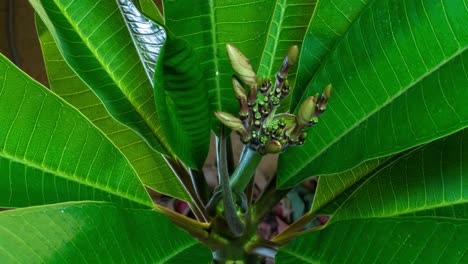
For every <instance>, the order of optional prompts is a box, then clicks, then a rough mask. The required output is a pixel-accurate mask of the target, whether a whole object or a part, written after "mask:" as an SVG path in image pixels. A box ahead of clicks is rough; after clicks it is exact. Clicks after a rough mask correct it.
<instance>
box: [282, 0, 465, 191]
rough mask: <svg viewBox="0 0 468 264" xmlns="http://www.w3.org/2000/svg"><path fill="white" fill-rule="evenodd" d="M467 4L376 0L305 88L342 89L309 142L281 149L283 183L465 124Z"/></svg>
mask: <svg viewBox="0 0 468 264" xmlns="http://www.w3.org/2000/svg"><path fill="white" fill-rule="evenodd" d="M442 4H443V5H442ZM465 11H466V10H465V8H464V5H463V1H460V0H455V1H446V2H440V1H435V0H434V1H432V0H428V1H413V0H412V1H406V2H403V1H398V0H385V1H374V2H372V3H371V4H370V5H369V7H368V8H366V9H365V10H364V11H362V12H361V13H360V15H359V17H358V18H357V19H356V21H355V23H353V25H352V26H351V27H350V29H349V30H348V32H347V33H346V34H345V35H344V37H343V38H342V39H341V40H340V41H339V43H338V44H337V45H336V47H335V48H334V49H333V50H332V51H331V52H330V53H329V54H328V58H327V60H326V61H324V62H323V63H322V66H321V67H320V69H319V70H318V71H317V73H316V74H315V75H314V78H313V79H312V81H311V82H310V84H309V86H308V87H307V90H306V92H305V93H304V95H303V98H306V97H307V96H310V95H313V94H314V93H316V92H317V90H318V89H322V88H323V87H324V86H325V85H326V84H328V83H332V85H333V87H334V90H335V91H336V92H335V93H334V94H333V95H332V98H331V99H330V101H329V103H328V111H327V112H326V113H325V114H324V115H323V118H321V122H320V124H319V125H317V126H316V127H314V128H313V129H310V130H309V132H308V134H309V137H308V140H307V141H306V143H305V145H304V146H303V147H299V148H291V149H290V150H288V152H286V153H285V154H284V155H281V157H280V161H279V172H278V173H279V175H278V179H279V181H278V183H279V185H280V186H281V187H288V186H292V185H294V184H296V183H298V182H300V181H301V180H303V179H305V178H307V177H309V176H311V175H322V174H333V173H338V172H340V171H344V170H347V169H350V168H352V167H354V166H356V165H357V164H359V163H361V162H362V161H365V160H370V159H374V158H379V157H383V156H387V155H389V154H393V153H396V152H400V151H403V150H405V149H409V148H411V147H414V146H416V145H419V144H423V143H427V142H430V141H432V140H434V139H437V138H440V137H443V136H445V135H448V134H450V133H453V132H455V131H457V130H459V129H461V128H463V127H465V126H466V125H467V123H468V122H467V121H468V105H467V104H466V102H465V101H466V100H465V98H468V89H466V88H465V87H466V80H467V75H466V71H465V69H466V68H467V67H468V65H466V63H467V58H466V56H467V53H466V52H464V51H465V49H466V46H467V44H468V32H467V31H466V30H465V27H463V26H462V24H463V23H462V22H460V21H466V20H468V13H467V12H465ZM434 25H437V27H434ZM298 157H301V158H300V159H299V158H298Z"/></svg>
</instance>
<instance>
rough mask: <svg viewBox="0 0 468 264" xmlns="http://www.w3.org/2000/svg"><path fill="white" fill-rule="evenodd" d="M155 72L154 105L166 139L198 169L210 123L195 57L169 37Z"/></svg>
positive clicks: (200, 73)
mask: <svg viewBox="0 0 468 264" xmlns="http://www.w3.org/2000/svg"><path fill="white" fill-rule="evenodd" d="M155 72H156V73H155V78H154V93H155V95H154V96H155V100H156V108H157V109H158V113H159V116H160V117H161V122H162V123H161V127H162V128H163V130H164V132H165V133H166V135H167V140H168V141H169V143H170V144H171V146H172V148H173V149H174V150H175V151H176V154H177V155H178V157H180V159H181V160H182V161H183V162H184V163H185V164H186V165H187V166H189V167H191V168H197V169H201V168H202V166H203V163H204V162H205V159H206V156H207V155H208V149H209V145H210V133H211V126H210V112H209V104H208V91H207V89H206V87H205V85H204V82H203V74H202V71H201V69H200V67H199V60H198V58H197V56H196V55H195V54H194V53H193V51H192V48H191V47H190V46H189V45H188V44H187V42H186V41H184V40H182V39H177V38H172V37H171V36H169V38H168V39H167V40H166V43H165V44H164V47H163V51H161V57H160V59H159V60H158V63H157V65H156V70H155Z"/></svg>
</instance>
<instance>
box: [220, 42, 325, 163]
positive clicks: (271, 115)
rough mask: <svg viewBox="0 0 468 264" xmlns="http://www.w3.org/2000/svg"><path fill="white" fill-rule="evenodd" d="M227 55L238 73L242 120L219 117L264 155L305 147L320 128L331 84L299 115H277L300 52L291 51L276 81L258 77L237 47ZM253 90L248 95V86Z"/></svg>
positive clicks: (235, 84) (294, 48)
mask: <svg viewBox="0 0 468 264" xmlns="http://www.w3.org/2000/svg"><path fill="white" fill-rule="evenodd" d="M227 53H228V57H229V60H230V62H231V65H232V67H233V69H234V71H235V72H236V73H237V76H236V75H233V76H232V86H233V90H234V93H235V95H236V97H237V100H238V101H239V104H240V111H239V118H237V117H235V116H233V115H231V114H229V113H225V112H216V113H215V114H216V117H217V118H218V119H219V120H220V121H221V123H223V124H224V125H226V126H227V127H229V128H231V129H232V130H234V131H236V132H237V133H238V134H239V135H240V137H241V140H242V142H243V143H244V144H247V145H248V146H249V147H251V148H253V149H256V150H257V151H258V152H259V153H261V154H268V153H271V154H273V153H279V152H282V151H285V150H286V148H288V147H289V146H296V145H302V144H304V141H305V140H306V138H307V133H306V132H305V130H306V129H308V128H309V127H311V126H313V125H316V124H317V122H318V117H319V116H320V115H321V114H322V113H323V112H324V111H325V109H326V105H327V102H328V98H329V97H330V95H331V92H332V86H331V85H328V86H326V87H325V89H324V90H323V92H322V94H321V95H320V96H319V95H318V94H317V95H315V96H311V97H309V98H307V99H305V100H304V102H303V103H302V104H301V106H300V108H299V111H298V114H297V116H295V115H292V114H286V113H282V114H275V113H276V109H277V108H278V106H279V105H280V104H281V102H282V101H283V100H284V98H285V97H286V96H288V95H289V92H290V86H289V83H288V80H287V78H288V71H289V68H290V67H291V66H292V65H294V64H295V63H296V62H297V59H298V54H299V49H298V47H297V46H292V47H291V48H289V50H288V52H287V54H286V56H285V58H284V60H283V63H282V65H281V68H280V69H279V70H278V72H277V73H276V75H275V80H274V82H272V80H271V79H270V78H269V77H260V78H258V77H257V75H256V73H255V72H254V71H253V69H252V66H251V65H250V62H249V60H248V59H247V58H246V57H245V56H244V55H243V54H242V53H241V52H240V51H239V50H238V49H237V48H236V47H234V46H233V45H230V44H228V45H227ZM242 83H243V84H245V85H246V86H247V87H248V88H249V93H248V94H247V93H246V91H245V89H244V86H243V85H242Z"/></svg>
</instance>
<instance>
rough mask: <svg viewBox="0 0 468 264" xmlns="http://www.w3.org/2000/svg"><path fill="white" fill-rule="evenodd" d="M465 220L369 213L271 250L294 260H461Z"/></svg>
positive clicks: (279, 258)
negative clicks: (396, 216)
mask: <svg viewBox="0 0 468 264" xmlns="http://www.w3.org/2000/svg"><path fill="white" fill-rule="evenodd" d="M467 236H468V220H466V219H462V220H456V219H450V218H443V217H440V218H437V217H423V218H415V217H414V218H410V217H405V218H372V219H355V220H348V221H343V222H338V223H335V224H332V225H331V226H329V227H328V228H326V229H323V230H320V231H318V232H311V233H307V234H304V235H301V236H299V237H298V238H297V239H296V240H295V241H292V242H291V243H290V244H289V245H288V246H286V247H282V248H281V249H280V250H279V252H278V254H277V255H276V259H275V260H276V263H278V264H288V263H291V264H296V263H465V262H467V261H468V253H467V250H466V249H467V248H468V239H466V237H467Z"/></svg>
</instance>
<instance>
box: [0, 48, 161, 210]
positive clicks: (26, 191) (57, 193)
mask: <svg viewBox="0 0 468 264" xmlns="http://www.w3.org/2000/svg"><path fill="white" fill-rule="evenodd" d="M0 124H1V127H0V206H1V207H23V206H31V205H40V204H48V203H57V202H63V201H73V200H100V201H111V202H115V203H120V204H123V205H125V206H130V207H152V206H153V203H152V201H151V199H150V197H149V195H148V194H147V192H146V190H145V189H144V187H143V184H142V183H141V181H140V180H139V179H138V177H137V175H136V174H135V172H134V170H133V168H132V166H131V165H130V163H129V162H128V160H127V159H126V158H125V157H124V156H123V155H122V153H121V152H120V151H119V150H118V149H117V148H116V147H115V146H114V145H113V144H112V142H111V141H110V140H109V139H108V138H107V137H106V136H105V135H104V134H102V132H101V131H100V130H99V129H98V128H97V127H95V126H94V125H93V124H92V123H91V122H90V121H89V120H88V119H86V117H84V116H83V115H82V114H81V113H80V112H79V111H78V110H76V109H75V108H74V107H72V106H71V105H69V104H68V103H67V102H65V101H64V100H62V99H60V98H59V97H58V96H56V95H55V94H53V93H52V92H51V91H49V90H48V89H47V88H45V87H43V86H41V85H40V84H38V83H37V82H35V81H33V80H32V79H30V78H29V77H28V76H27V75H26V74H24V73H23V72H21V71H20V70H19V69H18V68H16V66H14V65H13V64H12V63H11V62H10V61H8V60H7V59H6V58H5V57H4V56H3V55H0Z"/></svg>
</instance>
